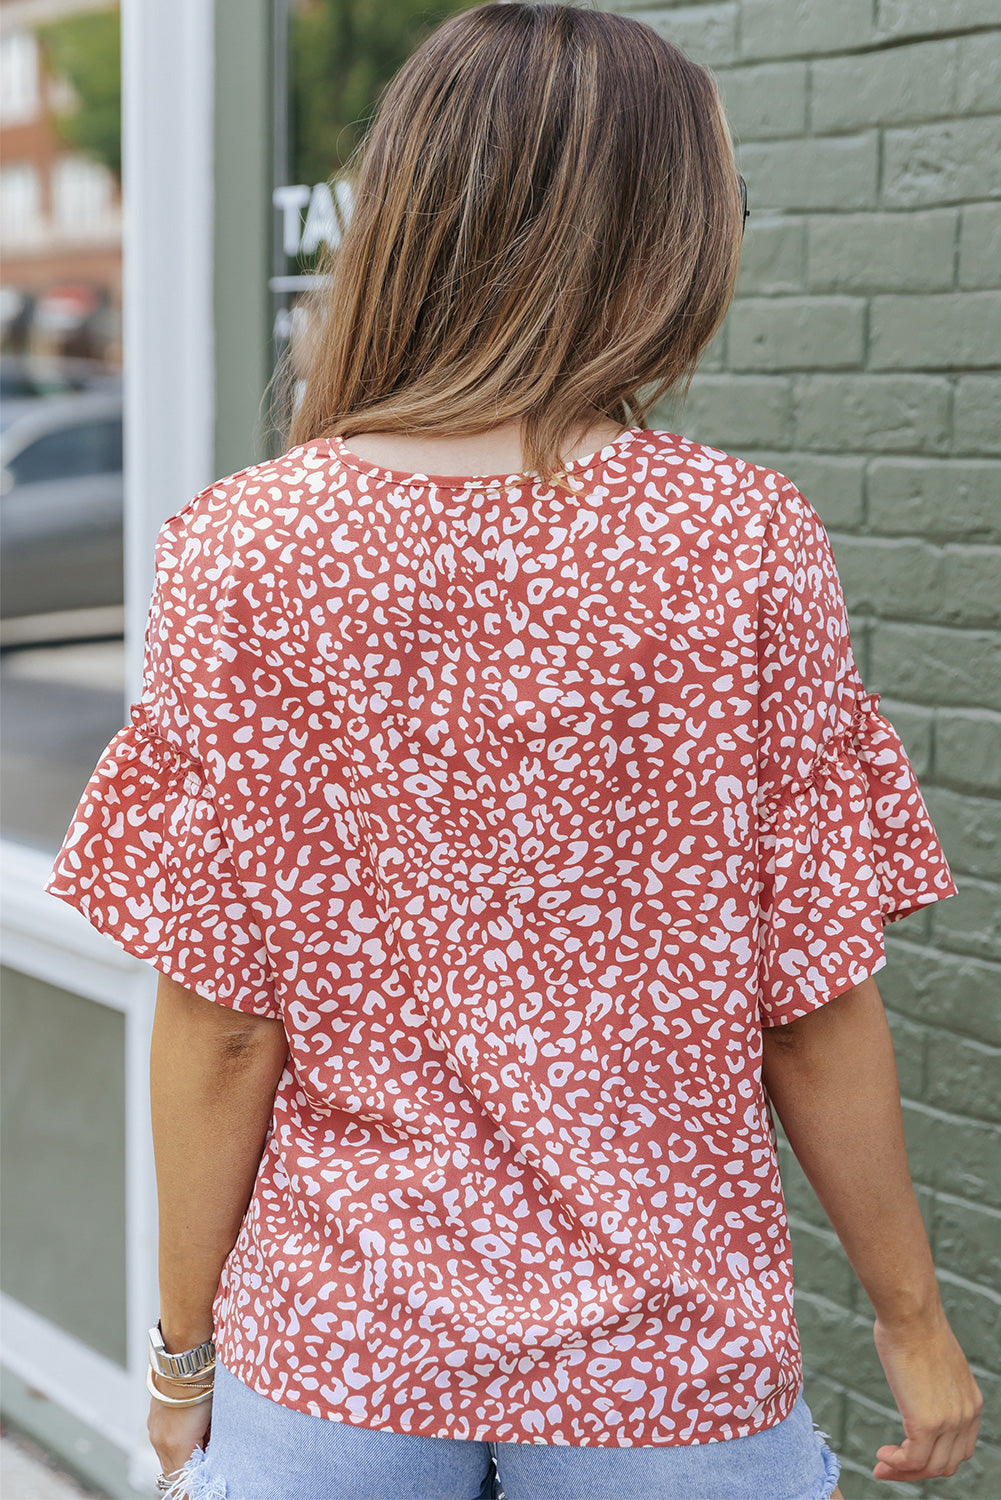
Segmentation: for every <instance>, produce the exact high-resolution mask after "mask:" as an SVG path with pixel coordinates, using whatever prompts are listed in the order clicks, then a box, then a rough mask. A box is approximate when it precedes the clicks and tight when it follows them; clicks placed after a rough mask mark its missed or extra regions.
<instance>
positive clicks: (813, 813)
mask: <svg viewBox="0 0 1001 1500" xmlns="http://www.w3.org/2000/svg"><path fill="white" fill-rule="evenodd" d="M568 476H569V479H570V481H571V483H572V485H573V486H574V489H575V491H576V493H575V494H574V495H572V496H571V495H568V494H567V493H565V492H564V491H560V490H556V489H554V488H552V487H549V486H547V485H545V484H543V483H542V482H541V481H540V480H538V479H537V478H533V476H525V475H517V474H515V475H492V476H491V475H481V476H477V477H475V478H455V477H454V476H452V477H449V476H440V475H438V476H435V475H421V474H416V475H414V474H402V473H397V472H395V471H391V470H388V469H384V468H381V467H379V466H378V465H376V464H374V463H370V462H368V461H367V460H364V459H361V458H359V457H357V456H356V455H354V454H352V453H351V452H350V450H349V448H347V447H346V446H345V444H344V443H343V442H342V441H341V440H340V439H339V438H334V439H330V440H326V439H324V440H315V441H312V442H309V443H305V444H303V445H301V446H299V447H296V448H294V449H292V450H291V451H290V452H288V453H285V454H284V455H283V456H282V457H280V458H277V459H275V460H273V461H267V462H264V463H259V464H256V465H254V466H253V467H251V468H248V469H245V470H243V471H242V472H241V473H238V474H234V475H231V476H229V477H228V478H225V479H222V480H220V481H219V482H218V483H216V484H212V485H210V486H208V488H206V489H205V490H203V491H202V492H201V493H200V494H198V495H196V496H195V497H194V499H193V500H191V501H190V502H189V503H188V504H187V505H185V506H184V507H183V508H182V509H181V510H179V511H178V512H177V513H176V514H175V515H173V516H171V517H169V518H168V519H167V520H166V521H165V522H164V524H163V526H162V528H161V530H160V533H159V536H158V538H157V549H156V562H157V575H156V586H155V589H154V593H153V599H152V607H151V611H150V618H149V625H148V629H147V635H146V657H145V674H144V680H143V686H142V691H141V695H140V699H139V701H138V702H137V703H135V704H133V705H132V710H131V717H130V721H129V722H128V723H127V724H126V725H125V726H124V728H122V729H121V730H119V732H118V733H117V734H116V735H115V737H114V738H113V739H112V741H111V743H110V744H109V745H108V747H107V750H106V751H105V752H104V754H103V755H102V757H101V760H100V762H99V764H98V765H97V767H96V769H95V770H94V773H93V776H92V777H91V779H90V781H89V783H88V785H87V787H86V789H85V790H84V792H83V795H82V797H81V799H80V804H79V807H78V808H77V811H76V814H75V816H74V819H73V822H72V824H71V826H70V828H69V830H68V832H67V834H66V838H65V841H64V843H63V846H62V848H61V850H60V851H59V855H58V857H57V859H56V862H55V865H54V867H53V870H52V873H51V875H50V876H49V878H48V881H47V884H46V889H47V890H48V891H50V892H51V893H52V894H53V895H54V896H58V897H59V898H60V899H61V900H63V901H67V902H69V903H71V904H72V905H74V906H76V907H78V908H79V909H80V910H81V911H82V912H83V913H85V915H86V916H87V918H88V919H89V920H90V922H91V923H93V925H94V926H95V927H97V928H99V929H100V930H102V931H104V932H106V933H107V934H108V935H109V936H110V937H111V938H112V939H114V941H115V942H116V943H118V944H119V945H120V946H121V947H123V948H125V949H126V950H127V951H128V952H130V953H133V954H136V955H138V956H139V957H140V958H143V959H147V960H148V961H149V962H150V963H152V964H153V965H154V966H155V967H156V968H157V969H159V970H160V971H161V972H163V973H164V974H167V975H169V976H170V977H171V978H173V979H175V980H177V981H179V982H180V983H181V984H183V985H185V986H187V987H188V988H190V989H192V990H195V991H197V992H198V993H199V994H201V995H203V996H205V997H207V998H208V999H209V1000H213V1001H216V1002H218V1003H219V1004H221V1005H227V1006H231V1007H233V1008H234V1009H236V1010H239V1011H244V1012H247V1013H250V1014H253V1015H257V1016H270V1017H280V1018H281V1020H282V1021H283V1023H284V1025H285V1028H286V1030H287V1032H288V1038H289V1046H290V1052H289V1057H288V1061H287V1064H286V1068H285V1071H284V1074H283V1076H282V1078H281V1081H280V1083H279V1085H278V1091H277V1097H276V1099H275V1107H274V1117H273V1121H272V1124H271V1127H270V1129H269V1132H268V1136H267V1140H266V1144H265V1148H264V1153H263V1157H262V1160H261V1165H260V1170H259V1173H258V1176H257V1182H256V1186H255V1189H254V1193H253V1198H252V1200H251V1203H250V1207H249V1209H248V1212H247V1215H246V1217H245V1219H244V1222H243V1225H242V1228H241V1230H240V1233H239V1238H238V1239H237V1242H236V1244H235V1246H234V1248H233V1250H232V1252H231V1254H230V1256H229V1258H228V1259H227V1261H226V1265H225V1268H224V1271H223V1275H222V1279H221V1281H220V1285H219V1289H218V1293H217V1297H216V1301H215V1306H214V1315H215V1327H216V1343H217V1350H218V1357H219V1359H220V1361H221V1363H223V1364H224V1365H225V1366H226V1367H227V1368H228V1369H229V1370H231V1371H232V1372H233V1373H234V1374H235V1375H237V1376H238V1377H239V1378H240V1379H241V1380H243V1381H244V1382H246V1384H248V1385H249V1386H251V1387H252V1388H253V1389H254V1390H255V1391H258V1392H259V1393H260V1394H261V1395H263V1396H267V1397H269V1398H270V1399H271V1400H273V1401H276V1402H278V1403H280V1404H281V1405H283V1406H287V1407H291V1408H294V1409H295V1410H297V1411H299V1412H305V1413H311V1414H313V1415H316V1416H320V1417H326V1418H332V1419H336V1420H340V1421H345V1422H348V1423H354V1424H357V1425H359V1426H362V1427H368V1428H376V1429H387V1430H391V1431H395V1432H408V1433H419V1434H424V1435H427V1436H437V1437H455V1438H473V1439H480V1440H489V1441H496V1442H537V1443H551V1444H581V1445H606V1446H610V1447H629V1446H632V1445H646V1446H651V1445H657V1444H690V1443H705V1442H711V1441H715V1440H719V1439H728V1438H737V1437H743V1436H746V1435H748V1434H751V1433H755V1432H758V1431H761V1430H762V1429H764V1428H768V1427H771V1426H772V1425H774V1424H775V1423H777V1422H779V1421H780V1420H781V1419H782V1418H784V1417H786V1416H787V1415H788V1414H789V1412H790V1411H791V1409H792V1407H793V1404H794V1402H795V1400H796V1397H797V1395H798V1394H799V1391H800V1388H801V1383H802V1368H801V1358H800V1346H799V1337H798V1332H797V1328H796V1323H795V1320H794V1316H793V1301H792V1261H791V1256H790V1246H789V1236H788V1225H787V1221H786V1215H785V1209H784V1204H783V1197H782V1188H781V1183H780V1179H779V1172H778V1166H777V1161H776V1152H775V1136H774V1130H773V1126H772V1121H771V1117H770V1113H769V1107H768V1103H767V1099H766V1095H765V1094H764V1092H763V1090H762V1085H761V1076H760V1065H761V1028H762V1026H771V1025H774V1024H776V1023H781V1022H784V1021H789V1020H792V1019H793V1018H794V1017H797V1016H804V1015H806V1014H807V1013H808V1012H809V1011H811V1010H813V1009H814V1008H815V1007H817V1006H820V1005H823V1004H824V1002H825V1001H827V1000H829V999H831V998H832V997H833V996H836V995H838V994H840V993H842V992H843V991H844V990H847V989H849V988H850V987H851V986H853V985H855V984H857V983H859V982H860V981H861V980H862V979H864V978H865V977H866V976H867V975H870V974H874V973H876V972H878V971H879V970H880V969H882V968H883V966H884V964H885V962H886V956H885V951H884V945H883V927H884V924H885V923H887V922H892V921H894V920H896V919H897V918H899V917H903V916H905V915H906V914H907V913H908V912H911V911H914V910H915V909H916V908H917V907H921V906H925V905H927V904H929V903H930V902H934V901H940V900H942V899H943V898H944V897H948V896H951V895H954V894H955V893H956V886H955V884H954V882H953V879H952V875H951V873H950V870H949V867H948V865H947V863H946V860H945V857H944V854H943V851H942V848H941V846H940V844H939V841H938V839H937V837H936V834H935V830H934V828H933V826H932V824H931V822H930V820H929V816H928V812H927V810H926V807H925V804H924V801H923V800H922V796H921V792H920V791H919V788H918V785H917V782H916V780H915V777H914V773H913V770H912V768H911V766H910V764H909V762H908V759H907V757H906V755H905V753H904V750H903V749H902V747H901V743H900V740H899V738H898V736H897V734H896V732H895V730H894V729H893V728H892V727H891V725H890V724H889V722H888V721H887V720H886V719H885V718H884V717H883V716H882V715H881V714H880V712H879V699H878V697H877V695H876V694H874V693H867V692H866V691H865V689H864V687H863V684H862V680H861V678H860V675H859V672H858V669H857V667H856V664H855V660H854V657H853V654H852V649H851V644H850V640H849V628H848V623H847V619H846V612H845V604H844V599H843V595H842V591H841V586H840V583H839V580H838V574H837V570H836V566H835V563H834V559H833V556H832V552H831V549H830V543H829V540H828V537H827V534H826V532H825V529H824V527H823V525H822V524H821V521H820V519H819V517H818V515H817V513H816V511H815V510H814V509H813V508H812V506H811V505H810V503H809V502H808V501H807V500H806V499H804V497H803V496H802V494H800V492H799V491H798V490H797V488H796V487H795V485H793V484H792V483H791V482H790V481H789V480H788V479H786V478H785V477H783V475H781V474H779V473H776V472H774V471H772V470H770V469H767V468H763V467H760V466H757V465H754V464H751V463H748V462H745V461H743V460H741V459H739V458H734V457H731V456H729V455H728V454H726V453H723V452H720V451H719V450H717V449H714V448H709V447H705V446H703V445H700V444H698V443H695V442H692V441H689V440H688V439H686V438H684V437H682V436H679V435H678V434H676V433H671V432H654V431H647V430H644V429H640V428H634V429H632V430H631V431H629V432H626V433H623V434H622V435H621V436H620V437H619V438H618V439H617V440H616V441H614V442H612V443H610V444H609V445H607V446H606V447H604V448H603V449H602V450H601V451H600V452H599V453H598V454H596V455H592V456H591V457H590V458H589V459H586V460H579V461H576V462H575V463H572V464H570V465H569V467H568Z"/></svg>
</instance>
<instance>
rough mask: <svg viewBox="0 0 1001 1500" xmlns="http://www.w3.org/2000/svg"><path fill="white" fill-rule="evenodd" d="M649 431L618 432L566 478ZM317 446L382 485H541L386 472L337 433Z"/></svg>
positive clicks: (503, 477) (524, 479)
mask: <svg viewBox="0 0 1001 1500" xmlns="http://www.w3.org/2000/svg"><path fill="white" fill-rule="evenodd" d="M647 431H648V429H647V428H645V427H629V428H627V429H626V431H625V432H620V433H619V435H618V437H617V438H613V439H612V440H611V442H610V443H606V444H605V445H604V447H602V448H599V449H598V450H597V452H595V453H586V454H584V455H583V457H581V458H572V459H570V460H569V461H568V462H567V463H566V464H565V465H564V466H563V469H564V472H565V473H566V474H575V475H581V476H583V475H585V474H589V473H590V472H591V471H592V470H594V469H597V468H600V466H601V465H602V464H604V463H607V462H608V460H609V459H612V458H615V457H616V456H617V455H619V454H620V453H622V452H624V450H625V449H626V448H627V447H628V446H629V444H630V443H631V442H633V441H634V439H636V438H637V437H641V436H645V435H646V434H647ZM319 442H320V445H321V446H325V447H326V448H327V449H328V451H329V452H330V453H331V454H332V455H333V456H334V457H335V458H336V459H338V460H339V462H340V463H342V464H343V465H344V466H345V467H346V468H348V469H354V470H355V471H356V472H357V473H360V474H368V475H369V476H371V477H372V478H373V479H378V480H381V481H382V482H383V483H385V484H405V485H424V484H432V485H434V486H435V487H436V488H437V489H452V490H465V489H469V488H471V487H473V486H482V485H494V484H496V485H504V486H507V487H508V488H512V489H513V488H519V489H520V488H524V487H525V486H528V485H533V484H538V483H541V482H542V480H541V476H540V475H539V474H537V473H535V472H533V471H529V472H527V473H521V474H519V473H502V474H427V473H424V472H422V471H421V470H416V471H415V472H413V473H410V472H408V471H406V470H403V469H388V468H386V467H385V466H384V465H383V464H377V463H373V462H372V461H371V460H370V459H367V458H362V457H361V455H360V454H358V453H354V452H352V450H351V449H350V448H348V447H347V446H346V444H345V442H344V439H343V438H342V437H341V435H340V433H335V434H334V436H333V437H328V438H321V439H319Z"/></svg>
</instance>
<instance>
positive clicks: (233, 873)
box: [43, 703, 281, 1018]
mask: <svg viewBox="0 0 1001 1500" xmlns="http://www.w3.org/2000/svg"><path fill="white" fill-rule="evenodd" d="M43 889H44V890H46V891H48V892H49V894H50V895H53V896H57V897H58V898H59V900H60V901H65V902H67V903H68V904H69V905H70V906H75V907H76V908H77V910H78V911H80V912H82V914H83V915H84V916H85V917H86V918H87V920H88V921H89V922H90V923H91V925H92V926H93V927H95V928H97V930H98V931H99V932H104V933H106V934H107V936H108V937H110V938H111V939H112V940H113V941H114V942H115V943H116V944H117V945H118V946H119V947H120V948H124V949H125V951H126V952H127V953H131V954H133V955H135V957H136V958H141V959H145V960H147V961H148V962H149V963H151V964H152V965H153V966H154V968H156V969H158V970H159V971H160V973H161V974H166V975H167V976H168V977H169V978H170V979H174V980H176V981H177V983H179V984H182V985H184V986H185V987H186V988H187V989H191V990H194V991H195V992H196V993H197V994H199V995H202V996H203V997H204V998H205V999H207V1000H213V1001H216V1002H218V1003H219V1004H221V1005H226V1006H229V1007H230V1008H231V1009H232V1010H237V1011H244V1012H246V1013H247V1014H250V1015H257V1016H266V1017H272V1018H277V1017H279V1016H280V1014H281V1012H280V1006H279V1004H278V1002H277V1000H276V995H275V984H274V980H273V974H272V972H271V967H270V961H269V956H268V953H267V949H266V946H265V942H264V937H263V933H262V931H261V928H260V926H259V924H258V922H257V920H256V918H255V916H254V912H253V909H252V907H251V905H250V904H249V902H248V899H247V895H246V892H245V891H244V889H243V887H242V883H241V880H240V877H239V872H238V870H237V867H236V864H235V861H234V856H233V851H232V849H231V848H230V846H229V843H228V842H227V838H226V835H225V832H224V830H223V827H222V824H221V822H220V819H219V815H218V812H217V810H216V807H215V804H214V802H213V799H212V797H211V794H210V791H209V789H208V787H207V786H206V783H205V777H204V773H203V771H202V769H201V767H200V766H199V765H198V764H197V763H196V762H195V761H193V760H191V759H189V758H187V757H186V756H185V755H184V754H183V753H182V752H181V751H180V750H179V749H177V747H175V746H174V745H172V744H170V743H169V742H168V741H166V740H165V739H163V737H162V736H161V735H159V734H157V732H156V730H155V728H154V726H153V724H152V723H151V721H150V719H149V716H148V713H147V710H146V707H145V705H144V704H142V703H136V704H133V705H132V711H131V718H130V721H129V723H128V724H126V725H125V726H124V727H123V728H122V729H120V730H119V731H118V733H117V734H116V735H115V736H114V738H113V739H112V740H111V742H110V744H109V745H108V746H107V748H106V750H105V751H104V753H103V755H102V756H101V759H100V760H99V761H98V764H97V766H96V767H95V769H94V772H93V774H92V775H91V778H90V780H89V781H88V783H87V786H86V787H85V789H84V792H83V795H82V796H81V798H80V801H79V804H78V806H77V809H76V812H75V813H74V815H73V820H72V822H71V823H70V826H69V829H68V830H67V833H66V837H65V839H64V840H63V844H62V847H61V848H60V850H59V853H58V855H57V856H56V860H55V863H54V865H53V867H52V870H51V873H50V874H49V876H48V878H47V880H46V882H45V885H44V887H43Z"/></svg>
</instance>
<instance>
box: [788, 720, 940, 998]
mask: <svg viewBox="0 0 1001 1500" xmlns="http://www.w3.org/2000/svg"><path fill="white" fill-rule="evenodd" d="M760 812H761V822H760V830H759V837H760V845H759V847H760V853H761V870H762V893H761V910H760V917H761V927H760V950H759V951H760V955H761V968H760V974H761V991H760V1012H761V1024H762V1026H778V1025H782V1024H783V1023H784V1022H787V1021H792V1020H795V1019H796V1018H797V1017H798V1016H804V1015H807V1014H808V1013H809V1012H810V1011H811V1010H814V1009H816V1008H817V1007H818V1006H820V1005H823V1004H824V1003H825V1001H827V1000H830V999H833V998H834V996H836V995H840V994H843V993H844V991H845V990H848V989H851V988H852V986H853V985H856V984H860V983H861V982H862V980H863V979H866V978H868V977H869V976H870V975H872V974H875V973H878V971H879V970H880V969H882V968H884V967H885V965H886V951H885V947H884V943H883V927H884V926H885V924H886V923H888V922H895V921H897V920H899V918H901V917H906V916H907V915H908V914H909V913H910V912H913V911H916V910H917V909H918V908H919V907H921V906H927V905H929V904H930V903H931V902H933V901H942V900H944V899H945V898H946V897H948V896H955V895H956V894H957V887H956V883H955V881H954V880H953V878H952V873H951V871H950V869H949V866H948V863H947V862H946V858H945V854H944V852H943V849H942V846H941V844H940V843H939V840H938V837H937V835H936V833H935V829H934V827H933V826H932V822H931V818H930V817H929V815H928V809H927V807H926V806H925V802H924V799H923V797H922V795H921V791H920V788H919V786H918V782H917V778H916V776H915V774H914V770H913V768H912V766H911V764H910V761H909V760H908V758H907V754H906V752H905V750H904V748H903V745H902V744H901V742H900V738H899V736H898V734H897V732H896V730H895V729H894V728H893V725H892V724H891V723H890V722H889V720H888V719H886V718H885V717H884V716H883V715H882V714H881V713H880V712H879V695H878V694H877V693H862V694H860V695H859V696H858V698H857V700H856V704H855V708H854V712H853V714H852V718H851V722H850V724H849V725H848V726H847V728H845V729H844V730H843V731H842V732H841V733H840V734H839V735H837V736H836V737H835V738H834V740H833V741H832V742H831V743H830V744H829V745H827V746H826V747H825V748H824V750H823V751H822V752H821V754H820V755H819V756H818V757H817V760H816V761H815V763H814V765H813V767H812V768H811V770H810V773H809V775H808V776H807V777H805V778H804V779H803V780H802V781H800V782H797V783H796V784H794V785H792V786H787V787H785V788H784V789H783V791H782V793H781V794H780V795H779V796H778V797H775V798H773V799H772V801H771V802H770V803H769V804H767V805H765V806H763V807H762V808H761V810H760Z"/></svg>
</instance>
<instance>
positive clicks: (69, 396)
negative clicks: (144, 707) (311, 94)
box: [0, 0, 125, 851]
mask: <svg viewBox="0 0 1001 1500" xmlns="http://www.w3.org/2000/svg"><path fill="white" fill-rule="evenodd" d="M5 8H6V7H5ZM13 9H14V8H13V7H12V8H11V10H13ZM16 9H17V14H16V15H13V14H11V15H10V23H9V24H8V26H7V28H6V29H5V31H4V33H3V35H2V37H0V156H2V162H3V165H2V167H0V238H2V246H3V284H2V286H0V403H2V404H0V463H2V469H0V648H2V650H0V692H2V696H3V716H2V723H0V733H2V766H0V825H2V833H3V836H4V837H7V838H14V839H17V840H18V841H20V842H22V843H28V844H31V845H33V846H35V847H37V848H40V849H43V850H45V851H51V850H54V849H55V848H57V847H58V845H59V843H60V842H61V840H62V837H63V834H64V833H65V831H66V827H67V824H68V822H69V819H70V818H71V816H72V813H73V809H74V807H75V805H76V801H77V799H78V797H79V795H80V791H81V789H82V787H83V786H84V785H85V783H86V780H87V777H88V776H89V774H90V772H91V771H92V769H93V766H94V764H95V762H96V759H97V757H98V755H99V754H100V752H101V750H102V749H103V748H104V746H105V745H106V744H107V742H108V740H109V739H110V738H111V736H112V735H113V734H114V733H115V731H116V730H117V729H118V728H119V727H120V726H121V724H122V722H123V717H124V709H125V704H124V640H123V630H124V608H123V601H124V576H123V554H122V531H123V488H122V395H121V364H122V345H121V287H122V231H121V223H122V205H121V128H120V118H121V106H120V61H119V57H120V48H119V14H118V7H117V6H116V5H114V4H108V3H107V0H95V3H93V4H88V3H87V0H83V3H81V0H48V3H46V4H45V5H44V6H36V7H24V6H18V7H17V8H16Z"/></svg>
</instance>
